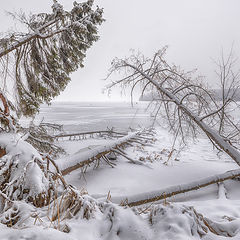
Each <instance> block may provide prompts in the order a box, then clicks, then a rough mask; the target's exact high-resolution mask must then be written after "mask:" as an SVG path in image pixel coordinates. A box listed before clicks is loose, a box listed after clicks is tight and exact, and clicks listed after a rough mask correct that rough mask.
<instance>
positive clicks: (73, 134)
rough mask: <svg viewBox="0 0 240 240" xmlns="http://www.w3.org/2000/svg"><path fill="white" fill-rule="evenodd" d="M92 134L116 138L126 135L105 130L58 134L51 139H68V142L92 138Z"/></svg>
mask: <svg viewBox="0 0 240 240" xmlns="http://www.w3.org/2000/svg"><path fill="white" fill-rule="evenodd" d="M94 134H99V135H103V134H107V135H112V134H115V135H117V136H124V135H126V134H125V133H120V132H115V131H112V130H105V131H88V132H80V133H66V134H58V135H56V136H54V137H53V138H55V139H56V140H59V138H69V140H72V137H73V140H75V138H77V137H79V138H80V137H86V136H87V135H90V136H93V135H94Z"/></svg>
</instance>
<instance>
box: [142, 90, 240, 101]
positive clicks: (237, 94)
mask: <svg viewBox="0 0 240 240" xmlns="http://www.w3.org/2000/svg"><path fill="white" fill-rule="evenodd" d="M211 92H212V95H213V97H214V98H215V100H216V101H221V100H222V96H223V94H222V90H221V89H212V90H211ZM233 93H234V94H233ZM232 94H233V95H234V96H233V100H235V101H240V89H235V90H230V92H229V94H228V91H225V97H226V96H227V95H228V96H231V95H232ZM158 99H159V96H158V94H157V93H156V92H149V93H146V94H144V95H142V96H141V97H140V98H139V101H153V100H158Z"/></svg>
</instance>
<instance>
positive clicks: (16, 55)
mask: <svg viewBox="0 0 240 240" xmlns="http://www.w3.org/2000/svg"><path fill="white" fill-rule="evenodd" d="M52 10H53V12H52V13H40V14H33V15H30V16H28V17H26V16H25V15H24V14H22V15H20V16H16V18H17V19H19V20H20V21H21V23H23V24H24V25H25V26H26V29H27V31H26V32H21V33H19V32H10V33H9V34H8V35H7V36H6V37H4V38H2V39H0V63H1V64H0V68H1V85H0V91H1V92H0V93H1V95H0V96H1V100H2V103H3V104H4V108H5V110H2V111H1V116H2V118H3V117H4V116H5V117H6V116H7V115H8V110H7V108H6V107H7V105H8V108H11V109H12V110H14V111H15V112H16V114H17V115H18V116H21V115H25V116H32V115H34V114H35V113H36V112H37V111H38V110H39V106H40V104H41V103H44V102H45V103H50V101H51V100H52V99H53V98H54V97H56V96H58V95H59V94H60V92H61V91H63V90H64V89H65V87H66V85H67V84H68V83H69V81H70V74H71V73H72V72H74V71H76V70H77V69H78V68H79V67H83V61H84V58H85V56H86V52H87V50H88V49H89V48H90V47H91V46H92V45H93V43H94V42H96V41H97V40H98V39H99V36H98V26H99V25H101V24H102V22H103V21H104V19H103V17H102V14H103V10H102V9H101V8H99V7H96V9H95V10H94V9H93V0H88V1H86V2H83V3H77V2H74V3H73V8H72V10H70V11H66V10H64V9H63V6H62V5H60V4H59V3H57V1H56V0H55V1H54V4H53V6H52ZM3 98H5V100H3Z"/></svg>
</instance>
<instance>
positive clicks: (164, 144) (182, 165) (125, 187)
mask: <svg viewBox="0 0 240 240" xmlns="http://www.w3.org/2000/svg"><path fill="white" fill-rule="evenodd" d="M145 108H146V103H138V105H137V107H136V106H135V107H134V108H132V107H131V106H130V105H129V104H120V103H115V104H110V103H97V104H96V103H84V104H82V103H64V104H62V103H61V104H60V103H56V104H53V105H52V106H50V107H46V106H44V107H43V108H42V109H41V112H40V115H39V119H41V118H42V117H43V116H44V121H46V122H54V123H61V124H63V125H64V128H65V129H66V131H67V132H83V131H89V130H105V129H106V128H107V127H110V128H111V127H115V129H117V130H119V131H130V130H129V129H128V127H129V125H130V126H131V127H133V128H136V127H138V126H139V125H141V126H142V127H148V126H150V125H151V123H152V120H151V118H150V117H149V113H147V112H145V110H144V109H145ZM159 122H160V121H158V123H159ZM155 131H156V134H155V138H156V141H155V143H154V144H152V145H151V146H143V147H141V146H139V145H137V144H134V145H133V146H131V147H128V148H126V149H125V150H124V151H125V152H126V153H127V154H128V156H129V157H131V158H132V159H134V160H139V161H141V162H142V163H144V164H143V165H138V164H132V163H129V161H128V160H127V159H125V158H124V157H122V156H118V157H117V159H116V160H113V162H114V163H115V164H116V166H114V168H112V167H111V166H109V165H108V164H107V163H100V165H99V167H98V168H93V166H89V168H87V170H86V172H85V173H83V171H82V170H81V169H77V170H75V171H73V172H71V173H70V174H68V175H66V176H65V180H66V182H67V183H69V184H71V185H73V186H75V187H76V188H78V189H79V190H82V191H85V192H87V193H88V194H89V195H90V199H91V197H92V198H93V199H95V200H94V201H95V202H96V204H97V205H96V206H101V202H105V201H107V203H105V204H104V206H103V207H96V208H95V211H94V212H93V216H92V217H91V218H90V219H89V220H86V219H82V218H81V216H80V214H77V215H76V216H75V217H74V218H72V219H66V220H64V221H65V222H63V223H61V224H62V225H63V224H67V226H68V228H69V229H70V232H69V233H64V232H61V231H58V230H55V229H53V228H52V226H50V225H49V223H47V221H46V222H45V221H44V217H42V218H41V210H39V215H40V219H42V220H41V221H36V220H35V221H34V220H31V219H29V220H28V226H26V225H24V224H23V225H22V228H21V229H19V228H18V229H14V228H7V227H6V226H4V225H0V227H1V229H0V239H1V240H5V239H6V240H7V239H21V240H22V239H26V240H27V239H28V240H30V239H34V240H38V239H39V240H40V239H49V240H53V239H54V240H55V239H64V240H66V239H69V240H80V239H82V240H140V239H142V240H143V239H144V240H165V239H166V240H190V239H204V240H213V239H234V240H235V239H240V232H239V231H240V191H239V189H240V182H239V181H238V180H227V181H225V182H224V183H221V184H212V185H209V186H207V187H204V188H201V189H199V190H196V191H191V192H188V193H184V194H178V195H175V196H173V197H171V198H167V199H165V200H161V201H159V202H152V203H147V204H145V205H142V206H138V207H133V208H129V207H122V206H119V205H118V203H119V199H122V200H124V199H126V198H129V199H134V198H137V197H139V196H143V197H144V196H145V195H147V194H148V193H151V192H152V191H158V190H159V191H160V190H162V189H165V188H168V187H172V186H178V185H181V184H188V183H191V182H193V181H198V180H199V181H200V180H201V179H204V178H207V177H211V176H214V175H216V174H222V173H225V172H226V171H229V170H235V169H236V170H237V169H238V165H237V164H236V163H235V162H233V161H232V160H231V159H230V158H229V157H228V156H226V155H224V154H218V151H217V150H216V149H213V147H212V145H211V143H210V141H209V140H208V139H207V138H205V137H204V136H200V138H199V139H198V140H197V141H196V142H194V143H193V142H191V141H190V140H189V145H188V147H185V148H184V149H183V150H182V151H181V152H178V149H177V147H175V148H176V150H174V151H173V153H172V155H171V157H170V158H169V154H170V152H171V150H172V136H171V135H170V134H169V133H168V131H167V130H166V129H164V128H163V127H162V126H159V124H158V125H157V126H156V128H155ZM113 141H115V140H114V139H104V138H100V137H98V138H88V139H84V140H78V141H67V140H64V141H61V140H60V141H59V144H60V145H61V146H62V147H63V148H64V149H65V150H66V152H67V153H68V155H67V156H64V157H63V158H62V159H58V160H56V163H57V164H58V162H59V164H60V163H61V164H62V162H63V160H64V161H67V160H68V159H71V157H72V156H73V155H74V154H75V156H78V155H79V154H80V153H81V152H83V153H84V154H86V152H87V151H88V147H89V146H91V147H90V148H91V149H94V148H96V147H99V146H105V145H107V144H109V143H111V142H113ZM91 149H89V150H90V151H91ZM76 154H77V155H76ZM86 155H87V154H86ZM66 164H67V163H66ZM107 199H108V200H107ZM23 208H24V204H23ZM29 226H31V227H29Z"/></svg>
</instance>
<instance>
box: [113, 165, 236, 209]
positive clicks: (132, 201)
mask: <svg viewBox="0 0 240 240" xmlns="http://www.w3.org/2000/svg"><path fill="white" fill-rule="evenodd" d="M239 176H240V169H236V170H231V171H227V172H225V173H223V174H219V175H214V176H211V177H208V178H203V179H200V180H198V181H194V182H191V183H187V184H182V185H177V186H171V187H168V188H164V189H161V190H157V191H152V192H146V193H140V194H136V195H132V196H119V197H112V198H111V201H112V202H113V203H118V204H122V205H128V206H129V207H134V206H138V205H143V204H146V203H150V202H155V201H159V200H163V199H166V198H169V197H172V196H175V195H177V194H181V193H186V192H190V191H193V190H198V189H200V188H203V187H207V186H209V185H211V184H215V183H219V182H223V181H225V180H229V179H233V178H235V177H239Z"/></svg>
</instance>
